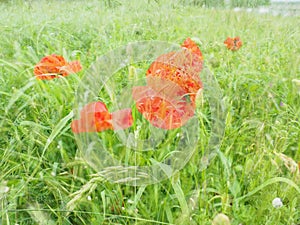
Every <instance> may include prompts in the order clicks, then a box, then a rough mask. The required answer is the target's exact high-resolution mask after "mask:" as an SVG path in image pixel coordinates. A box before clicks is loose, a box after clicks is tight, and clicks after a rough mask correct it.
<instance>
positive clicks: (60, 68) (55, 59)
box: [33, 54, 82, 80]
mask: <svg viewBox="0 0 300 225" xmlns="http://www.w3.org/2000/svg"><path fill="white" fill-rule="evenodd" d="M81 69H82V67H81V64H80V62H79V61H72V62H69V63H68V62H67V61H66V60H65V58H64V57H63V56H60V55H55V54H52V55H48V56H45V57H43V58H42V59H41V61H40V62H39V63H38V64H36V65H35V67H34V71H33V72H34V75H35V76H36V78H37V79H40V80H51V79H54V78H58V77H59V76H68V75H69V74H71V73H77V72H79V71H80V70H81Z"/></svg>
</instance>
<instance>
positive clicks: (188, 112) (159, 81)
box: [132, 76, 194, 129]
mask: <svg viewBox="0 0 300 225" xmlns="http://www.w3.org/2000/svg"><path fill="white" fill-rule="evenodd" d="M147 83H148V85H147V86H140V87H133V90H132V95H133V99H134V100H135V102H136V107H137V109H138V111H139V112H140V113H141V114H142V115H143V116H144V117H145V119H147V120H148V121H149V122H150V123H151V124H152V125H153V126H155V127H158V128H162V129H175V128H178V127H181V126H183V125H184V124H185V123H186V122H187V121H188V120H189V119H190V118H191V117H192V116H193V115H194V106H193V104H192V102H191V101H190V100H189V97H188V95H186V92H185V90H184V89H183V88H181V87H180V86H179V85H178V84H176V83H175V82H173V81H169V80H167V79H163V78H159V77H152V76H150V77H148V78H147Z"/></svg>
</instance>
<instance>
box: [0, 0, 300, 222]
mask: <svg viewBox="0 0 300 225" xmlns="http://www.w3.org/2000/svg"><path fill="white" fill-rule="evenodd" d="M0 11H1V14H0V65H1V66H0V87H1V89H0V99H1V100H0V171H1V172H0V210H1V211H0V224H3V225H4V224H211V223H212V220H213V218H214V217H215V216H216V215H217V214H218V213H224V214H226V215H227V216H228V217H229V218H230V220H231V224H235V225H238V224H243V225H248V224H270V225H273V224H282V225H286V224H299V223H300V197H299V196H300V190H299V189H300V187H299V184H300V174H299V168H298V167H297V162H299V161H300V142H299V140H300V95H299V91H300V90H299V87H297V86H296V85H295V83H293V82H292V80H293V79H300V67H299V65H300V45H299V40H300V29H299V26H298V25H299V23H300V18H299V17H291V18H288V17H284V18H283V17H272V16H269V15H257V14H247V13H244V12H239V13H234V12H231V11H225V10H214V9H203V8H197V7H196V6H184V5H183V4H180V3H179V1H178V2H177V1H173V2H171V3H168V2H167V1H145V2H144V1H128V2H126V3H121V1H96V0H93V1H31V2H29V1H24V2H22V1H14V2H13V3H0ZM227 36H240V37H241V39H242V40H243V43H244V45H243V46H242V48H241V49H240V50H239V51H237V52H230V51H228V50H227V49H226V48H225V47H224V45H223V41H224V40H225V39H226V37H227ZM186 37H192V38H194V39H195V40H198V44H199V46H200V48H201V50H202V52H203V55H204V57H205V62H206V66H207V67H208V68H209V69H210V71H211V72H212V74H213V75H214V77H215V78H216V79H217V81H218V83H219V85H220V87H221V89H222V92H223V101H224V102H225V103H226V106H227V108H226V111H225V118H226V120H225V121H224V122H225V124H226V127H225V134H224V137H223V140H222V143H221V146H220V149H219V150H218V151H217V154H216V157H215V158H214V159H213V160H212V161H211V163H210V165H209V166H208V167H207V169H205V170H199V168H201V167H202V165H201V163H199V158H200V157H201V154H202V152H203V151H204V150H205V147H206V143H207V140H208V138H209V132H210V121H211V118H210V111H209V108H208V106H207V105H206V104H207V101H205V103H204V106H203V107H204V108H203V109H201V108H200V109H199V111H200V112H203V115H202V116H200V122H201V124H203V126H201V128H200V133H201V137H202V136H203V140H200V143H199V145H197V151H196V153H195V154H194V156H193V157H192V159H191V160H190V161H189V163H188V164H187V165H186V166H185V168H184V169H182V170H181V171H180V172H179V173H177V174H176V175H175V176H173V177H172V178H171V179H169V180H165V181H163V182H161V183H158V184H152V185H147V186H138V187H132V186H126V185H124V184H113V183H110V182H108V181H105V179H104V178H102V177H99V176H96V175H95V173H96V172H97V171H94V170H93V169H92V168H91V167H90V166H89V165H88V164H87V163H86V162H85V161H84V160H83V159H82V158H81V157H80V154H79V153H78V149H77V145H76V143H75V137H74V135H73V134H72V132H71V130H70V122H71V117H72V114H70V112H71V111H72V109H73V105H74V102H75V92H76V89H77V87H78V84H79V82H80V79H81V78H82V77H83V76H84V73H85V71H86V70H87V69H88V68H89V66H90V65H91V64H92V63H93V62H94V61H95V59H96V57H97V56H100V55H102V54H104V53H106V52H108V51H110V50H112V49H114V48H116V47H119V46H122V45H124V44H127V43H128V42H131V41H139V40H160V41H168V42H172V43H178V44H180V43H181V42H182V41H183V40H184V39H185V38H186ZM52 53H56V54H62V55H63V56H64V57H66V58H67V59H68V60H75V59H79V60H80V61H81V62H82V64H83V67H84V70H83V71H82V72H79V73H78V74H77V75H70V76H69V77H66V78H65V79H55V80H51V81H39V80H36V79H35V78H34V75H33V67H34V65H35V64H36V63H37V62H38V61H39V60H40V59H41V58H42V57H43V56H45V55H47V54H52ZM204 91H205V90H204ZM206 117H207V118H206ZM111 133H112V132H111ZM100 135H102V134H100ZM103 136H104V137H106V138H107V140H105V141H107V144H110V145H112V146H113V145H114V139H113V137H111V139H110V137H109V136H110V135H107V133H105V134H104V133H103ZM171 138H172V136H170V139H167V140H166V143H167V142H168V141H169V143H170V144H169V145H168V146H172V141H171V140H173V139H171ZM117 153H118V152H114V154H117ZM126 154H127V153H126V152H125V153H124V152H122V151H121V153H120V155H118V156H117V157H119V158H121V159H122V157H124V158H126V157H128V155H126ZM147 154H149V152H148V153H147ZM151 156H152V155H151ZM156 157H158V158H159V157H161V156H160V155H158V156H156ZM129 162H130V161H129ZM142 163H148V162H147V161H143V162H142ZM8 188H9V190H8ZM275 197H280V198H281V199H282V201H283V204H284V206H283V207H282V208H278V209H275V208H273V206H272V200H273V199H274V198H275Z"/></svg>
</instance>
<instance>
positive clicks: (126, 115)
mask: <svg viewBox="0 0 300 225" xmlns="http://www.w3.org/2000/svg"><path fill="white" fill-rule="evenodd" d="M111 116H112V127H113V130H121V129H126V128H129V127H131V126H132V123H133V118H132V112H131V109H129V108H128V109H122V110H118V111H115V112H112V113H111Z"/></svg>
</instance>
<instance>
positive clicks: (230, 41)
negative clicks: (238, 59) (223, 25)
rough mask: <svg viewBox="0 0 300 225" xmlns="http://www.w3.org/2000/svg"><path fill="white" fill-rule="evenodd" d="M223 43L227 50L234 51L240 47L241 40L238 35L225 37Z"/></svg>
mask: <svg viewBox="0 0 300 225" xmlns="http://www.w3.org/2000/svg"><path fill="white" fill-rule="evenodd" d="M224 44H225V45H226V47H227V48H228V49H229V50H231V51H236V50H239V49H240V47H242V45H243V42H242V41H241V39H240V37H235V38H231V37H227V39H226V40H225V41H224Z"/></svg>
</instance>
